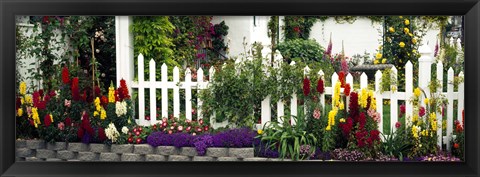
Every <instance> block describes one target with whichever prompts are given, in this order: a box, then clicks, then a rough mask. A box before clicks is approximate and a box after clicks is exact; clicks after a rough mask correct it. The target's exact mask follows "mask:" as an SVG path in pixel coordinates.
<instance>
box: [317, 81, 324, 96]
mask: <svg viewBox="0 0 480 177" xmlns="http://www.w3.org/2000/svg"><path fill="white" fill-rule="evenodd" d="M317 92H318V93H320V94H323V93H324V92H325V86H324V84H323V80H322V79H321V78H320V79H318V83H317Z"/></svg>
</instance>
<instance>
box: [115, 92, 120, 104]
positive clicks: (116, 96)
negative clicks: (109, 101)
mask: <svg viewBox="0 0 480 177" xmlns="http://www.w3.org/2000/svg"><path fill="white" fill-rule="evenodd" d="M115 101H116V102H117V101H120V97H119V96H118V90H115Z"/></svg>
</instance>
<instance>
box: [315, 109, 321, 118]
mask: <svg viewBox="0 0 480 177" xmlns="http://www.w3.org/2000/svg"><path fill="white" fill-rule="evenodd" d="M313 118H315V119H320V110H319V109H315V110H314V111H313Z"/></svg>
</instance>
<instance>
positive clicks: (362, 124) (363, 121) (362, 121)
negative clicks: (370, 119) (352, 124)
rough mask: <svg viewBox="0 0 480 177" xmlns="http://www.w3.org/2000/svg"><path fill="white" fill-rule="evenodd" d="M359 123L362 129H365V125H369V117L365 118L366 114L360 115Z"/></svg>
mask: <svg viewBox="0 0 480 177" xmlns="http://www.w3.org/2000/svg"><path fill="white" fill-rule="evenodd" d="M358 123H359V124H360V127H359V128H360V129H363V128H365V124H366V123H367V117H366V116H365V113H363V112H362V113H360V116H359V118H358Z"/></svg>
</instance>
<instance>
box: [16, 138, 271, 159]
mask: <svg viewBox="0 0 480 177" xmlns="http://www.w3.org/2000/svg"><path fill="white" fill-rule="evenodd" d="M15 154H16V158H15V159H16V161H27V162H29V161H66V162H67V161H68V162H74V161H104V162H116V161H156V162H158V161H273V160H270V159H268V158H259V157H254V150H253V148H218V147H212V148H207V150H206V153H205V155H203V156H200V155H199V154H198V153H197V151H196V149H195V147H182V148H177V147H174V146H159V147H152V146H150V145H149V144H121V145H118V144H113V145H106V144H98V143H97V144H95V143H92V144H83V143H80V142H73V143H69V142H56V143H46V142H45V141H43V140H17V141H16V151H15Z"/></svg>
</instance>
